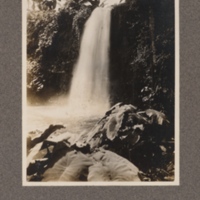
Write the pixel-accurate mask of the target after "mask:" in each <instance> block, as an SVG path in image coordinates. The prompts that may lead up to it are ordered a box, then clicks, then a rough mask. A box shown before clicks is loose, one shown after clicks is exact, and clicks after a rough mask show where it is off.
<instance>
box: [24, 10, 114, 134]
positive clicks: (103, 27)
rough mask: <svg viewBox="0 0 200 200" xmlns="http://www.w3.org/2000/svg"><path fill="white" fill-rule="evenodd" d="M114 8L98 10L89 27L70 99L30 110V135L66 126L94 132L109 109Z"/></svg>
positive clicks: (89, 21) (84, 37) (86, 27)
mask: <svg viewBox="0 0 200 200" xmlns="http://www.w3.org/2000/svg"><path fill="white" fill-rule="evenodd" d="M110 11H111V10H110V8H102V7H98V8H96V9H95V10H94V11H93V12H92V14H91V16H90V18H89V19H88V21H87V22H86V24H85V29H84V33H83V36H82V41H81V47H80V53H79V58H78V60H77V64H76V65H75V68H74V72H73V77H72V82H71V89H70V92H69V94H68V96H60V97H55V98H52V99H51V101H50V102H48V104H47V105H43V106H34V107H32V106H31V107H28V109H27V114H28V115H27V121H28V127H27V128H28V131H32V130H36V129H38V130H41V131H44V130H45V129H46V128H48V126H49V125H50V124H62V125H64V126H66V128H67V129H69V131H71V132H74V133H81V132H83V130H84V131H88V130H90V129H91V128H92V127H93V126H94V124H95V123H96V122H97V121H98V120H99V119H100V118H102V117H103V116H104V114H105V112H106V111H107V110H108V109H109V107H110V103H109V74H108V71H109V70H108V69H109V56H108V55H109V40H110Z"/></svg>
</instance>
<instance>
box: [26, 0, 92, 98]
mask: <svg viewBox="0 0 200 200" xmlns="http://www.w3.org/2000/svg"><path fill="white" fill-rule="evenodd" d="M93 8H94V7H93V6H85V5H84V4H80V3H77V2H76V1H74V0H71V1H67V3H66V4H65V6H64V7H63V8H62V9H60V10H59V11H58V12H56V11H55V10H49V11H29V12H28V16H27V18H28V20H27V58H28V63H27V67H28V68H27V70H28V77H27V78H28V80H27V82H28V97H32V98H30V99H32V100H34V101H35V100H36V99H35V98H36V97H37V100H38V98H40V100H41V99H43V100H45V101H46V100H47V99H48V98H49V97H51V96H52V95H55V94H58V93H63V92H67V91H68V89H69V84H70V81H71V76H72V68H73V66H74V64H75V62H76V60H77V57H78V51H79V47H80V37H81V34H82V31H83V27H84V24H85V21H86V20H87V18H88V17H89V15H90V13H91V12H92V10H93ZM33 97H34V98H33Z"/></svg>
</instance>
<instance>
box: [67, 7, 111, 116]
mask: <svg viewBox="0 0 200 200" xmlns="http://www.w3.org/2000/svg"><path fill="white" fill-rule="evenodd" d="M109 42H110V9H109V8H101V7H98V8H96V9H95V10H94V11H93V12H92V15H91V16H90V18H89V19H88V21H87V22H86V25H85V30H84V33H83V37H82V41H81V48H80V56H79V59H78V62H77V64H76V66H75V69H74V73H73V78H72V83H71V89H70V94H69V101H68V105H67V107H68V111H69V113H72V114H73V113H74V112H78V113H80V114H84V115H96V114H97V113H99V112H100V113H102V112H105V111H106V110H107V109H108V108H109V106H110V105H109V73H108V68H109V46H110V44H109ZM75 114H76V113H75Z"/></svg>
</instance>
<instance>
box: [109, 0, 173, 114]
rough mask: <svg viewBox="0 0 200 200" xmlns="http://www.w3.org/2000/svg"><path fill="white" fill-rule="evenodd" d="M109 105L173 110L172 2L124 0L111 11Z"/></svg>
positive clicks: (168, 111)
mask: <svg viewBox="0 0 200 200" xmlns="http://www.w3.org/2000/svg"><path fill="white" fill-rule="evenodd" d="M111 22H112V23H111V36H110V41H111V47H110V79H111V86H110V91H111V100H112V104H115V103H116V102H119V101H122V102H125V103H132V104H134V105H136V106H139V107H144V108H147V107H152V108H155V109H158V110H162V111H163V112H165V113H173V105H174V1H172V0H171V1H166V0H164V1H158V0H152V1H144V0H142V1H137V0H135V1H127V3H126V4H122V5H119V6H117V7H115V8H114V9H113V10H112V20H111Z"/></svg>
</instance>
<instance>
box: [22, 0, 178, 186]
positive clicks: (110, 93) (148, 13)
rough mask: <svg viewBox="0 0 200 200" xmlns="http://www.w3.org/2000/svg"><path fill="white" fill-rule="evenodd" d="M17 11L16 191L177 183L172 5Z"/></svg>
mask: <svg viewBox="0 0 200 200" xmlns="http://www.w3.org/2000/svg"><path fill="white" fill-rule="evenodd" d="M22 11H23V33H22V34H23V56H22V57H23V66H22V71H23V83H22V89H23V94H22V99H23V101H22V107H23V113H22V129H23V133H22V140H23V142H22V145H23V155H22V157H23V158H22V165H23V169H22V171H23V172H22V173H23V185H24V186H70V185H73V186H79V185H80V186H86V185H88V186H98V185H101V186H109V185H110V186H112V185H113V186H114V185H120V186H137V185H139V186H147V185H156V186H162V185H179V140H180V139H179V21H178V19H179V16H178V15H179V1H178V0H24V1H23V6H22Z"/></svg>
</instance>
